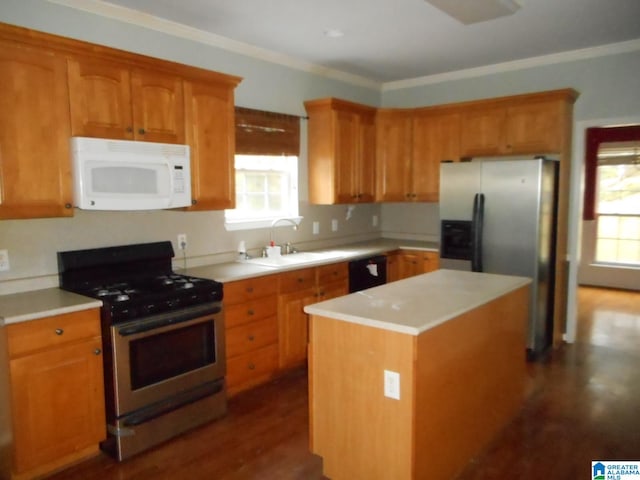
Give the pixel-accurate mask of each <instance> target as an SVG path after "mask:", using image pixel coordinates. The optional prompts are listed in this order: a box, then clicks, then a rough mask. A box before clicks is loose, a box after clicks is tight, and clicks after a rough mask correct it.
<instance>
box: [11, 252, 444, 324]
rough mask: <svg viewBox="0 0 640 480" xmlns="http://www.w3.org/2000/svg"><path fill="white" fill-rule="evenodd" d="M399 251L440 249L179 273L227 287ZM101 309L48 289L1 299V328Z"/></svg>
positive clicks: (223, 265)
mask: <svg viewBox="0 0 640 480" xmlns="http://www.w3.org/2000/svg"><path fill="white" fill-rule="evenodd" d="M398 248H406V249H412V250H425V251H438V245H437V244H436V243H432V242H422V241H415V240H393V239H379V240H372V241H368V242H362V243H354V244H348V245H340V246H338V247H334V248H331V249H326V250H340V251H341V252H344V256H343V257H340V258H331V259H327V260H322V261H317V262H309V263H305V264H299V265H291V266H286V267H284V266H282V267H277V268H273V267H265V266H260V265H253V264H250V263H241V262H227V263H219V264H213V265H205V266H200V267H190V268H187V269H186V270H176V272H177V273H183V274H184V273H186V274H188V275H192V276H195V277H203V278H211V279H213V280H217V281H219V282H222V283H226V282H231V281H234V280H242V279H245V278H252V277H258V276H262V275H272V274H276V273H279V272H282V271H285V270H295V269H298V268H307V267H312V266H317V265H322V264H328V263H336V262H340V261H348V260H353V259H356V258H359V257H366V256H369V255H376V254H380V253H384V252H388V251H391V250H396V249H398ZM326 250H325V249H319V250H315V251H317V252H322V251H326ZM101 305H102V302H101V301H100V300H95V299H93V298H89V297H85V296H82V295H77V294H75V293H71V292H67V291H64V290H60V289H58V288H47V289H42V290H31V291H28V292H21V293H12V294H8V295H0V326H2V325H7V324H10V323H17V322H24V321H27V320H35V319H38V318H44V317H49V316H51V315H59V314H62V313H69V312H74V311H78V310H85V309H89V308H99V307H100V306H101Z"/></svg>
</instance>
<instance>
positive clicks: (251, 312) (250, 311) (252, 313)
mask: <svg viewBox="0 0 640 480" xmlns="http://www.w3.org/2000/svg"><path fill="white" fill-rule="evenodd" d="M255 313H256V312H254V311H253V309H252V308H250V309H249V310H247V315H254V314H255Z"/></svg>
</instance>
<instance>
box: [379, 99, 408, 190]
mask: <svg viewBox="0 0 640 480" xmlns="http://www.w3.org/2000/svg"><path fill="white" fill-rule="evenodd" d="M376 162H377V173H378V188H377V196H378V200H379V201H382V202H403V201H406V200H410V199H411V198H410V196H411V192H410V191H409V185H410V183H411V182H410V176H411V171H410V168H411V116H410V115H409V113H407V112H404V111H393V110H389V111H387V110H380V111H379V112H378V114H377V115H376Z"/></svg>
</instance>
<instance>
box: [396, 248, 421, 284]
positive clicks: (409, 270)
mask: <svg viewBox="0 0 640 480" xmlns="http://www.w3.org/2000/svg"><path fill="white" fill-rule="evenodd" d="M399 263H400V266H399V270H400V278H409V277H413V276H415V275H420V274H421V273H423V272H422V268H423V265H422V256H421V254H420V253H419V252H402V253H401V254H400V257H399Z"/></svg>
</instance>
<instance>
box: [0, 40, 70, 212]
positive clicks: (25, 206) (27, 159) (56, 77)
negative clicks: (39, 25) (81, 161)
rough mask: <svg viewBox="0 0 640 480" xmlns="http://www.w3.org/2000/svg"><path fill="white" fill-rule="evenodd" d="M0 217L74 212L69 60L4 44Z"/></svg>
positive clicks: (0, 45)
mask: <svg viewBox="0 0 640 480" xmlns="http://www.w3.org/2000/svg"><path fill="white" fill-rule="evenodd" d="M0 85H2V87H0V219H6V218H40V217H66V216H71V215H73V208H72V198H73V194H72V187H71V185H72V183H71V164H70V153H69V135H70V127H69V125H70V120H69V91H68V88H67V72H66V62H65V59H64V58H61V57H58V56H56V55H54V54H52V53H48V52H46V51H43V50H38V49H31V48H26V47H21V46H16V45H13V44H11V43H9V42H6V43H5V42H0Z"/></svg>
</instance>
